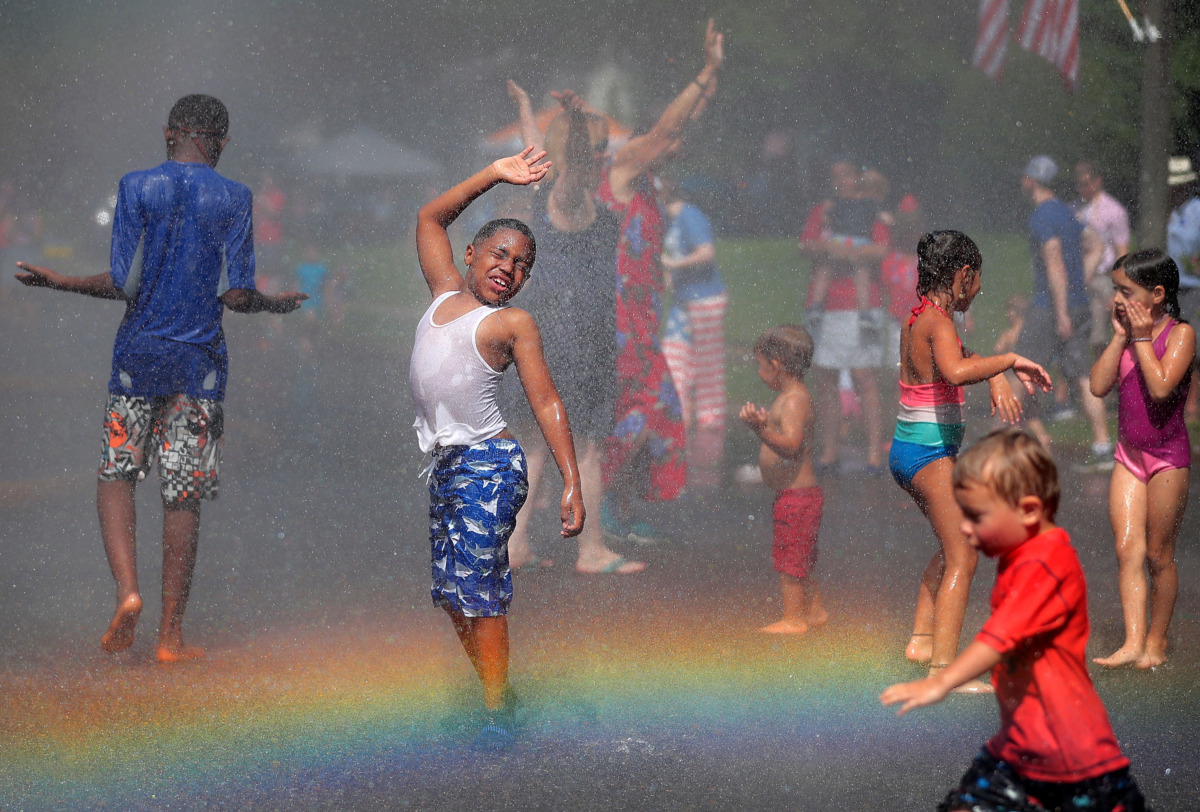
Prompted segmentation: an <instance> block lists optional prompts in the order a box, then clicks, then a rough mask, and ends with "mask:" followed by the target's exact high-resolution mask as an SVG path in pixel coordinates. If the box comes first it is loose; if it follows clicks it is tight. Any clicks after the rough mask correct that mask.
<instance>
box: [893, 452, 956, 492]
mask: <svg viewBox="0 0 1200 812" xmlns="http://www.w3.org/2000/svg"><path fill="white" fill-rule="evenodd" d="M957 456H958V446H956V445H922V444H920V443H906V442H905V441H903V440H895V439H893V440H892V453H891V454H889V455H888V467H889V468H890V469H891V471H892V479H894V480H896V483H897V484H898V485H899V486H900V487H901V488H904V490H906V491H909V490H912V481H913V477H915V476H916V475H917V474H919V473H921V469H922V468H924V467H925V466H926V465H928V464H929V463H931V462H935V461H937V460H940V459H941V458H942V457H951V458H953V457H957Z"/></svg>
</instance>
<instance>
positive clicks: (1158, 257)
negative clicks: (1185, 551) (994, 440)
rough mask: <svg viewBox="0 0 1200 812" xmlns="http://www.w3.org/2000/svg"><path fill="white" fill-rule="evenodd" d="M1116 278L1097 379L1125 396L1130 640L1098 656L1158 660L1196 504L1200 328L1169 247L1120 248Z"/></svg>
mask: <svg viewBox="0 0 1200 812" xmlns="http://www.w3.org/2000/svg"><path fill="white" fill-rule="evenodd" d="M1112 280H1113V288H1114V290H1115V291H1116V295H1115V296H1114V297H1113V312H1112V325H1113V337H1112V340H1111V341H1110V342H1109V344H1108V346H1107V347H1106V348H1105V349H1104V352H1103V353H1102V354H1101V355H1100V359H1099V360H1098V361H1096V363H1095V365H1094V366H1093V367H1092V374H1091V379H1090V382H1089V383H1090V386H1091V390H1092V394H1093V395H1095V396H1096V397H1098V398H1102V397H1104V396H1105V395H1107V394H1108V393H1109V392H1111V391H1112V388H1113V387H1114V386H1116V387H1117V388H1118V391H1119V397H1120V401H1119V402H1120V406H1119V409H1118V412H1117V433H1118V439H1117V450H1116V453H1115V455H1114V456H1115V458H1116V464H1115V465H1114V466H1113V472H1112V484H1111V486H1110V489H1109V512H1110V514H1111V516H1112V526H1113V532H1114V533H1115V534H1116V537H1117V565H1118V571H1117V580H1118V586H1119V588H1120V593H1121V610H1122V613H1123V614H1124V616H1125V642H1124V643H1123V644H1122V645H1121V647H1120V648H1119V649H1117V650H1116V651H1115V652H1113V653H1112V654H1110V655H1109V656H1107V657H1099V658H1097V659H1096V660H1095V662H1096V663H1098V664H1100V665H1103V666H1108V667H1109V668H1116V667H1119V666H1123V665H1132V666H1135V667H1137V668H1154V667H1155V666H1159V665H1162V664H1163V663H1164V662H1166V660H1167V627H1168V626H1169V625H1170V623H1171V613H1172V611H1173V610H1174V609H1175V594H1176V592H1177V591H1178V589H1179V576H1178V574H1177V572H1176V569H1175V538H1176V536H1177V535H1178V534H1179V524H1180V522H1182V521H1183V510H1184V508H1185V507H1187V497H1188V466H1189V465H1190V464H1191V445H1190V444H1189V441H1188V432H1187V425H1186V423H1185V422H1184V417H1183V413H1184V404H1185V403H1186V402H1187V396H1188V390H1189V389H1190V388H1191V382H1192V359H1193V358H1194V357H1195V355H1196V332H1195V331H1194V330H1193V329H1192V328H1191V327H1190V326H1189V325H1188V324H1186V323H1185V322H1183V321H1181V320H1180V318H1179V268H1178V266H1176V265H1175V261H1174V260H1173V259H1171V258H1170V257H1169V256H1167V255H1166V254H1165V253H1163V252H1162V251H1159V250H1158V249H1156V248H1150V249H1147V250H1144V251H1137V252H1135V253H1132V254H1127V255H1125V256H1123V257H1121V258H1120V259H1118V260H1117V262H1116V264H1115V265H1114V266H1113V271H1112ZM1147 570H1149V584H1147V577H1146V573H1147ZM1147 587H1149V589H1148V590H1147ZM1147 596H1149V610H1150V623H1149V629H1147V626H1146V609H1147Z"/></svg>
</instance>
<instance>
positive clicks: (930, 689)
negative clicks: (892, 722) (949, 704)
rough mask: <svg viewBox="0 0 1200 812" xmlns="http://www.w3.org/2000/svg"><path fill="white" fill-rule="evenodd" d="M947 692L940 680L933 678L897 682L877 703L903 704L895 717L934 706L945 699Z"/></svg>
mask: <svg viewBox="0 0 1200 812" xmlns="http://www.w3.org/2000/svg"><path fill="white" fill-rule="evenodd" d="M948 693H949V690H948V689H947V688H946V686H945V685H943V684H942V681H941V680H937V679H934V678H933V677H926V678H925V679H919V680H914V681H912V682H899V683H897V684H895V685H892V686H891V687H889V688H888V689H887V690H885V691H884V692H883V694H882V695H880V697H879V701H880V702H882V703H883V704H885V705H895V704H896V703H897V702H900V703H903V704H901V705H900V710H899V711H898V712H897V713H896V715H897V716H903V715H904V714H906V713H908V712H909V711H910V710H912V709H913V708H923V707H925V706H926V705H936V704H937V703H938V702H941V701H942V700H943V699H945V698H946V694H948Z"/></svg>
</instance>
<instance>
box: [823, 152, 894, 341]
mask: <svg viewBox="0 0 1200 812" xmlns="http://www.w3.org/2000/svg"><path fill="white" fill-rule="evenodd" d="M888 191H890V187H889V186H888V182H887V179H886V178H884V176H883V174H882V173H880V172H879V171H877V170H874V169H868V170H865V171H864V172H863V173H862V174H860V175H859V176H858V180H857V182H856V183H855V186H854V192H853V193H852V194H851V195H850V196H844V197H836V198H834V199H833V200H832V201H831V202H830V205H829V206H827V207H826V209H825V212H824V226H825V229H826V231H827V232H828V233H829V237H828V239H829V240H830V241H832V242H836V243H841V244H844V245H846V246H847V247H850V248H862V247H863V246H867V245H870V244H871V243H872V242H873V241H874V234H875V225H876V222H877V221H881V222H883V223H884V224H885V225H890V223H889V222H888V220H889V219H890V217H889V216H888V215H887V214H886V212H885V211H884V208H883V204H884V201H885V200H886V199H887V194H888ZM832 267H833V266H828V265H822V266H820V267H816V268H814V269H813V278H812V288H811V301H810V303H809V306H808V312H807V314H806V317H805V320H806V322H807V323H809V324H815V323H816V321H817V319H816V314H817V313H820V312H822V311H823V310H824V309H825V298H826V296H827V295H828V293H829V286H830V284H832V282H833V274H832V273H831V269H832ZM851 272H852V274H853V276H854V300H855V306H856V308H857V309H858V329H859V331H860V334H861V335H863V336H864V339H863V340H864V341H867V342H869V343H875V342H877V341H878V340H879V338H880V330H881V329H882V327H883V325H881V324H879V323H878V321H877V320H876V313H875V310H874V309H873V308H872V307H871V283H872V282H873V281H874V280H873V279H872V277H873V275H874V273H875V271H874V268H873V267H872V266H871V264H870V263H869V262H862V261H858V260H856V261H854V262H852V263H851Z"/></svg>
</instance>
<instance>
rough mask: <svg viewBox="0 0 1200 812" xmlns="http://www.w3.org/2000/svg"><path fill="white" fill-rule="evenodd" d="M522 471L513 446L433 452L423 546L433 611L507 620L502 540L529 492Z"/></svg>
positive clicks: (508, 576) (497, 443) (493, 443)
mask: <svg viewBox="0 0 1200 812" xmlns="http://www.w3.org/2000/svg"><path fill="white" fill-rule="evenodd" d="M525 469H526V465H525V452H523V451H522V450H521V446H520V444H519V443H517V442H516V441H515V440H484V441H483V442H481V443H476V444H475V445H470V446H465V445H455V446H445V447H438V448H435V449H434V451H433V474H432V476H430V478H429V541H430V547H431V549H432V561H433V588H432V590H431V594H432V597H433V603H434V605H435V606H441V607H444V608H448V609H452V610H454V611H457V612H461V613H462V614H463V615H466V616H467V617H496V616H498V615H505V614H508V605H509V603H510V602H511V601H512V573H511V572H510V571H509V569H508V537H509V536H511V535H512V531H513V528H514V527H515V526H516V522H517V511H519V510H520V509H521V506H522V505H523V504H525V496H526V494H527V493H528V492H529V481H528V479H527V478H526V473H525Z"/></svg>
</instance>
